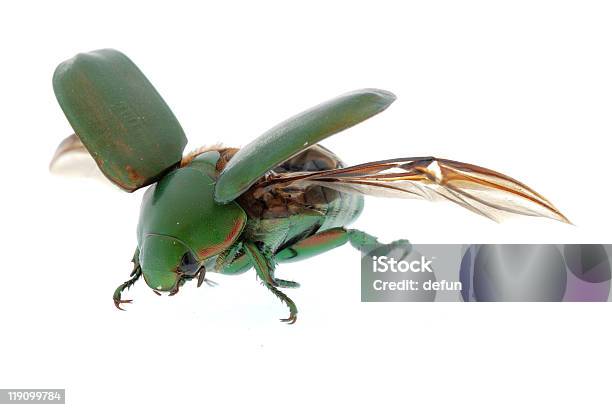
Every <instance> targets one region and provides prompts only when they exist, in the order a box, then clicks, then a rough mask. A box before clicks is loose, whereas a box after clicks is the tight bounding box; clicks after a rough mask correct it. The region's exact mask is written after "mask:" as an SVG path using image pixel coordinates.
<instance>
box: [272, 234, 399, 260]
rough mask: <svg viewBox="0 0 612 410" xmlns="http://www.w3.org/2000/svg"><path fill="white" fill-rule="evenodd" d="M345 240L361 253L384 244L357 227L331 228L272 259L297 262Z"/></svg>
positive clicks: (292, 246) (328, 249)
mask: <svg viewBox="0 0 612 410" xmlns="http://www.w3.org/2000/svg"><path fill="white" fill-rule="evenodd" d="M347 242H350V244H351V245H352V246H353V248H355V249H357V250H359V251H360V252H363V253H367V252H369V251H371V250H373V249H376V248H378V247H379V246H382V245H384V244H382V243H380V242H378V240H377V239H376V237H374V236H372V235H370V234H368V233H366V232H363V231H359V230H357V229H346V228H332V229H328V230H326V231H323V232H319V233H317V234H315V235H312V236H310V237H308V238H306V239H303V240H301V241H299V242H297V243H295V244H293V245H291V246H288V247H286V248H284V249H283V250H281V251H279V252H278V253H277V254H276V255H275V257H274V259H275V260H276V261H277V262H297V261H301V260H304V259H306V258H311V257H313V256H317V255H320V254H322V253H324V252H327V251H330V250H332V249H334V248H337V247H338V246H342V245H344V244H345V243H347ZM391 244H392V245H406V246H408V245H409V244H410V242H408V241H407V240H405V239H401V240H399V241H394V242H392V243H391Z"/></svg>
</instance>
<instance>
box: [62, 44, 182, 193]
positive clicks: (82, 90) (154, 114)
mask: <svg viewBox="0 0 612 410" xmlns="http://www.w3.org/2000/svg"><path fill="white" fill-rule="evenodd" d="M53 89H54V91H55V95H56V97H57V100H58V102H59V104H60V106H61V108H62V110H63V111H64V113H65V114H66V117H67V118H68V121H69V122H70V124H71V125H72V128H74V131H75V133H76V134H77V135H78V136H79V138H80V139H81V141H82V142H83V145H85V147H86V148H87V150H88V151H89V153H90V154H91V156H92V157H93V158H94V160H95V161H96V163H97V164H98V167H99V168H100V170H102V172H103V173H104V174H105V175H106V176H107V177H108V179H110V180H111V181H112V182H114V183H115V184H117V185H118V186H119V187H121V188H122V189H124V190H126V191H129V192H132V191H134V190H136V189H138V188H140V187H143V186H145V185H149V184H151V183H153V182H155V181H157V180H158V179H159V178H160V177H161V176H162V175H163V174H164V173H165V172H167V170H169V169H171V168H172V167H174V166H175V165H176V164H177V163H178V162H179V161H180V160H181V157H182V153H183V149H184V148H185V145H186V144H187V139H186V138H185V134H184V132H183V129H182V128H181V125H180V124H179V122H178V120H177V119H176V117H175V116H174V114H173V113H172V111H171V110H170V108H169V107H168V105H167V104H166V103H165V102H164V100H163V99H162V97H161V96H160V95H159V93H158V92H157V91H156V90H155V88H154V87H153V85H152V84H151V83H150V82H149V80H148V79H147V78H146V77H145V76H144V74H143V73H142V72H141V71H140V70H139V69H138V67H136V65H135V64H134V63H133V62H132V61H131V60H130V59H129V58H127V57H126V56H125V55H123V54H122V53H120V52H119V51H116V50H111V49H104V50H97V51H92V52H89V53H82V54H78V55H76V56H75V57H74V58H72V59H70V60H67V61H64V62H63V63H61V64H60V65H59V66H58V67H57V69H56V70H55V74H54V75H53Z"/></svg>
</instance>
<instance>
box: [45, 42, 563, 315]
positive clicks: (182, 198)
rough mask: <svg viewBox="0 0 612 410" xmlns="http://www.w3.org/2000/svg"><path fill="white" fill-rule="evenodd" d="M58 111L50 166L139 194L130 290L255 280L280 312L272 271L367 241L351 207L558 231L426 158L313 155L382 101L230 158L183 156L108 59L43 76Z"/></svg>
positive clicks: (371, 97)
mask: <svg viewBox="0 0 612 410" xmlns="http://www.w3.org/2000/svg"><path fill="white" fill-rule="evenodd" d="M53 87H54V90H55V94H56V96H57V99H58V101H59V103H60V106H61V107H62V109H63V111H64V113H65V114H66V117H67V118H68V121H69V122H70V124H71V125H72V127H73V129H74V131H75V134H74V135H72V136H70V137H68V138H67V139H66V140H64V141H63V142H62V144H60V146H59V147H58V150H57V152H56V155H55V157H54V159H53V161H52V163H51V166H52V168H53V167H54V166H55V164H57V162H58V161H60V160H62V161H64V160H65V159H66V158H68V157H69V155H70V154H73V153H82V152H89V154H90V155H91V157H92V158H93V159H94V160H95V162H96V164H97V166H98V168H99V169H100V170H101V171H102V173H103V174H104V175H105V176H106V177H107V178H108V179H109V180H110V181H112V182H113V183H115V184H116V185H118V186H119V187H121V188H122V189H124V190H126V191H128V192H132V191H135V190H136V189H139V188H141V187H144V186H147V185H150V186H149V188H148V189H147V191H146V193H145V195H144V198H143V203H142V207H141V213H140V220H139V222H138V228H137V237H138V247H137V249H136V252H135V254H134V258H133V262H134V269H133V271H132V272H131V275H130V278H129V280H127V281H126V282H124V283H123V284H121V285H120V286H119V287H118V288H117V290H116V291H115V293H114V296H113V299H114V302H115V305H116V306H117V307H118V308H119V309H121V304H122V303H128V302H131V300H123V299H121V294H122V292H123V291H124V290H126V289H127V288H129V287H130V286H132V285H133V284H134V283H135V282H136V281H138V280H139V279H140V278H141V277H142V278H144V281H145V282H146V283H147V285H148V286H149V287H150V288H151V289H153V291H155V292H156V293H158V294H159V293H160V292H168V293H169V294H170V295H173V294H176V293H177V292H178V291H179V289H180V287H181V286H182V285H183V284H184V283H185V282H187V281H189V280H192V279H195V280H196V281H197V284H198V286H200V285H201V284H202V283H204V282H205V281H208V280H207V279H205V273H206V272H207V271H213V272H218V273H221V274H228V275H234V274H239V273H243V272H246V271H248V270H250V269H252V268H254V269H255V272H256V273H257V277H258V278H259V279H260V280H261V282H262V283H263V285H264V286H265V287H266V288H268V289H269V290H270V291H271V292H272V293H273V294H274V295H276V296H277V297H278V298H280V299H281V300H282V301H283V302H284V303H285V304H286V305H287V306H288V308H289V317H288V318H286V319H282V320H283V321H285V322H288V323H294V322H295V320H296V319H297V308H296V306H295V304H294V303H293V301H292V300H291V299H290V298H289V297H287V295H285V294H284V293H283V292H282V291H281V290H280V288H295V287H298V286H299V284H298V283H296V282H292V281H289V280H284V279H280V278H277V277H276V276H275V267H276V264H277V263H279V262H294V261H299V260H302V259H306V258H309V257H313V256H316V255H318V254H320V253H323V252H326V251H328V250H331V249H333V248H336V247H338V246H341V245H343V244H345V243H347V242H349V243H350V244H351V245H353V246H354V247H355V248H357V249H358V250H360V251H367V250H368V249H372V248H373V247H376V246H378V245H380V244H379V243H378V242H377V240H376V238H375V237H373V236H371V235H368V234H366V233H365V232H361V231H358V230H355V229H347V228H346V227H347V226H348V225H349V224H351V223H352V222H353V221H355V220H356V219H357V217H358V216H359V214H360V213H361V210H362V208H363V195H364V194H365V195H379V196H398V197H406V198H424V199H430V200H435V199H446V200H450V201H453V202H455V203H457V204H459V205H461V206H463V207H465V208H467V209H469V210H471V211H474V212H477V213H479V214H481V215H483V216H486V217H489V218H492V219H498V217H500V216H502V215H503V214H506V213H518V214H524V215H532V216H545V217H549V218H553V219H557V220H561V221H565V222H567V219H566V218H565V217H564V216H563V215H562V214H561V213H560V212H559V211H558V210H557V209H556V208H555V207H554V206H553V205H552V204H551V203H550V202H549V201H547V200H546V199H545V198H544V197H542V196H541V195H539V194H537V193H536V192H535V191H533V190H532V189H530V188H529V187H527V186H525V185H523V184H521V183H520V182H518V181H516V180H513V179H511V178H509V177H507V176H505V175H503V174H500V173H497V172H495V171H491V170H489V169H486V168H481V167H478V166H474V165H470V164H465V163H461V162H456V161H450V160H443V159H437V158H434V157H418V158H416V157H415V158H398V159H392V160H386V161H377V162H371V163H367V164H362V165H358V166H353V167H344V164H342V162H341V161H340V160H339V159H338V158H337V157H336V156H335V155H334V154H333V153H331V152H330V151H328V150H327V149H325V148H323V147H322V146H320V145H318V143H319V142H320V141H321V140H323V139H324V138H327V137H329V136H330V135H332V134H335V133H337V132H340V131H342V130H344V129H346V128H349V127H351V126H353V125H355V124H358V123H360V122H362V121H364V120H366V119H367V118H370V117H372V116H374V115H376V114H378V113H380V112H381V111H383V110H385V109H386V108H387V107H388V106H389V105H390V104H391V103H392V102H393V101H394V100H395V96H394V95H393V94H391V93H389V92H387V91H383V90H377V89H364V90H358V91H353V92H351V93H348V94H344V95H342V96H339V97H337V98H335V99H332V100H329V101H327V102H325V103H323V104H320V105H318V106H316V107H313V108H311V109H309V110H306V111H304V112H302V113H300V114H298V115H296V116H294V117H292V118H290V119H289V120H286V121H285V122H283V123H281V124H279V125H277V126H276V127H274V128H272V129H270V130H269V131H267V132H266V133H264V134H263V135H262V136H260V137H259V138H257V139H255V140H254V141H253V142H251V143H250V144H248V145H246V146H245V147H243V148H241V149H235V148H223V147H208V148H202V149H200V150H197V151H195V152H193V153H190V154H187V155H183V149H184V148H185V145H186V143H187V140H186V138H185V135H184V132H183V130H182V128H181V126H180V124H179V123H178V121H177V119H176V117H175V116H174V114H173V113H172V112H171V110H170V108H169V107H168V106H167V105H166V103H165V102H164V100H163V99H162V98H161V96H160V95H159V94H158V93H157V91H156V90H155V89H154V88H153V86H152V85H151V83H150V82H149V81H148V80H147V79H146V77H145V76H144V75H143V74H142V72H141V71H140V70H139V69H138V68H137V67H136V65H134V63H133V62H132V61H131V60H129V59H128V58H127V57H126V56H125V55H123V54H122V53H120V52H118V51H116V50H110V49H105V50H98V51H93V52H90V53H85V54H78V55H77V56H75V57H74V58H72V59H70V60H67V61H65V62H63V63H62V64H60V65H59V67H58V68H57V69H56V71H55V74H54V76H53Z"/></svg>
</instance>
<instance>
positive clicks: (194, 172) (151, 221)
mask: <svg viewBox="0 0 612 410" xmlns="http://www.w3.org/2000/svg"><path fill="white" fill-rule="evenodd" d="M215 154H217V153H210V154H209V155H208V156H206V155H205V156H204V159H201V160H200V161H199V162H198V163H197V164H192V165H190V166H187V167H185V168H180V169H177V170H175V171H172V172H171V173H169V174H168V175H167V176H165V177H164V178H163V179H162V180H161V181H159V182H158V183H157V184H155V185H153V186H151V187H149V188H148V189H147V191H146V192H145V194H144V197H143V201H142V206H141V212H140V220H139V222H138V243H139V247H142V244H143V243H144V241H145V239H146V238H147V237H148V236H150V235H163V236H167V237H171V238H176V239H178V240H180V241H181V242H182V243H183V244H184V245H185V246H187V247H188V248H189V249H190V250H191V251H193V253H194V254H195V255H197V256H198V258H199V259H200V260H204V259H206V258H209V257H211V256H214V255H216V254H218V253H219V252H221V251H223V250H224V249H226V248H227V247H229V246H230V245H231V244H232V243H233V242H234V241H235V240H236V239H237V238H238V236H239V235H240V233H241V231H242V229H243V227H244V225H245V223H246V214H245V213H244V211H243V210H242V208H241V207H240V206H238V205H237V204H236V203H234V202H230V203H227V204H224V205H221V204H218V203H216V202H215V201H214V199H213V195H214V179H212V178H211V177H210V176H209V175H207V173H206V172H205V168H206V167H207V166H209V163H207V162H206V161H205V159H206V158H207V157H208V158H209V159H210V160H211V161H216V160H215ZM217 155H218V154H217ZM141 250H142V248H141Z"/></svg>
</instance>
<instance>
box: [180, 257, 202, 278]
mask: <svg viewBox="0 0 612 410" xmlns="http://www.w3.org/2000/svg"><path fill="white" fill-rule="evenodd" d="M198 269H200V261H198V260H197V259H196V258H195V257H194V256H193V254H192V253H191V252H186V253H185V254H184V255H183V257H182V258H181V264H180V266H179V270H180V271H181V273H183V274H185V275H190V276H193V275H195V274H196V273H197V271H198Z"/></svg>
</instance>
